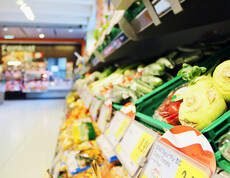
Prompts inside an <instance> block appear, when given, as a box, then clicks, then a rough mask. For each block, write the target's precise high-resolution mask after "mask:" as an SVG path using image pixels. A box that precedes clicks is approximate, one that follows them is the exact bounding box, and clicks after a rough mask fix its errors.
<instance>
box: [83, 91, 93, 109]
mask: <svg viewBox="0 0 230 178" xmlns="http://www.w3.org/2000/svg"><path fill="white" fill-rule="evenodd" d="M93 98H94V97H93V95H91V94H90V93H88V92H85V94H84V99H83V102H84V104H85V107H86V108H87V109H89V106H90V104H91V102H92V101H93Z"/></svg>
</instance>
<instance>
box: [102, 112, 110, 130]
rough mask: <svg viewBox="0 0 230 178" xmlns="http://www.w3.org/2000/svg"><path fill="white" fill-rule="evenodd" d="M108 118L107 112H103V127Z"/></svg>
mask: <svg viewBox="0 0 230 178" xmlns="http://www.w3.org/2000/svg"><path fill="white" fill-rule="evenodd" d="M108 116H109V111H108V110H105V115H104V118H103V123H102V124H103V126H104V127H105V126H106V124H107V118H108Z"/></svg>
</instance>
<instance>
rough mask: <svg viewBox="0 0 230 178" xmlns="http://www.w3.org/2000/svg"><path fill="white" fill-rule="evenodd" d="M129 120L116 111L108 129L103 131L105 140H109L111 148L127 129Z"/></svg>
mask: <svg viewBox="0 0 230 178" xmlns="http://www.w3.org/2000/svg"><path fill="white" fill-rule="evenodd" d="M130 122H131V119H130V118H129V117H128V116H126V115H125V114H123V113H121V112H120V111H117V112H116V113H115V115H114V117H113V119H112V121H111V122H110V125H109V127H108V128H107V129H106V131H105V135H106V138H107V139H108V140H109V142H110V143H111V145H112V146H113V148H114V147H115V146H116V145H117V144H118V142H119V141H120V139H121V138H122V136H123V135H124V133H125V131H126V129H127V128H128V126H129V124H130Z"/></svg>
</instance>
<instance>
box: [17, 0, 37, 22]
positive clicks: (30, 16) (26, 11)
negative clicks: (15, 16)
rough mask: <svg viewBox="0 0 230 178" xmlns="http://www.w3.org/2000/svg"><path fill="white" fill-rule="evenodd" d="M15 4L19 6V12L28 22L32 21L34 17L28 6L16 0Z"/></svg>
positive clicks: (21, 0) (20, 0)
mask: <svg viewBox="0 0 230 178" xmlns="http://www.w3.org/2000/svg"><path fill="white" fill-rule="evenodd" d="M16 4H17V5H19V6H20V9H21V11H22V12H23V13H24V15H25V16H26V18H27V19H28V20H30V21H34V19H35V15H34V13H33V11H32V9H31V8H30V7H29V6H27V4H26V3H25V2H24V1H23V0H17V1H16Z"/></svg>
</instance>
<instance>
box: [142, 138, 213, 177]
mask: <svg viewBox="0 0 230 178" xmlns="http://www.w3.org/2000/svg"><path fill="white" fill-rule="evenodd" d="M166 170H167V171H166ZM210 174H211V172H210V170H209V169H208V168H206V167H204V166H203V165H201V164H199V163H197V162H194V160H191V158H189V157H187V156H186V155H184V154H183V153H181V152H179V151H178V150H176V149H174V148H172V147H170V146H169V145H167V144H165V143H163V142H162V141H160V140H157V141H156V142H155V143H154V145H153V147H152V149H151V151H150V154H149V156H148V161H147V164H146V166H145V167H144V170H143V172H142V174H141V176H140V177H141V178H145V177H148V178H155V177H161V178H171V177H172V178H173V177H178V178H184V177H185V178H192V177H194V178H197V177H198V178H199V177H202V178H203V177H209V176H210Z"/></svg>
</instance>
